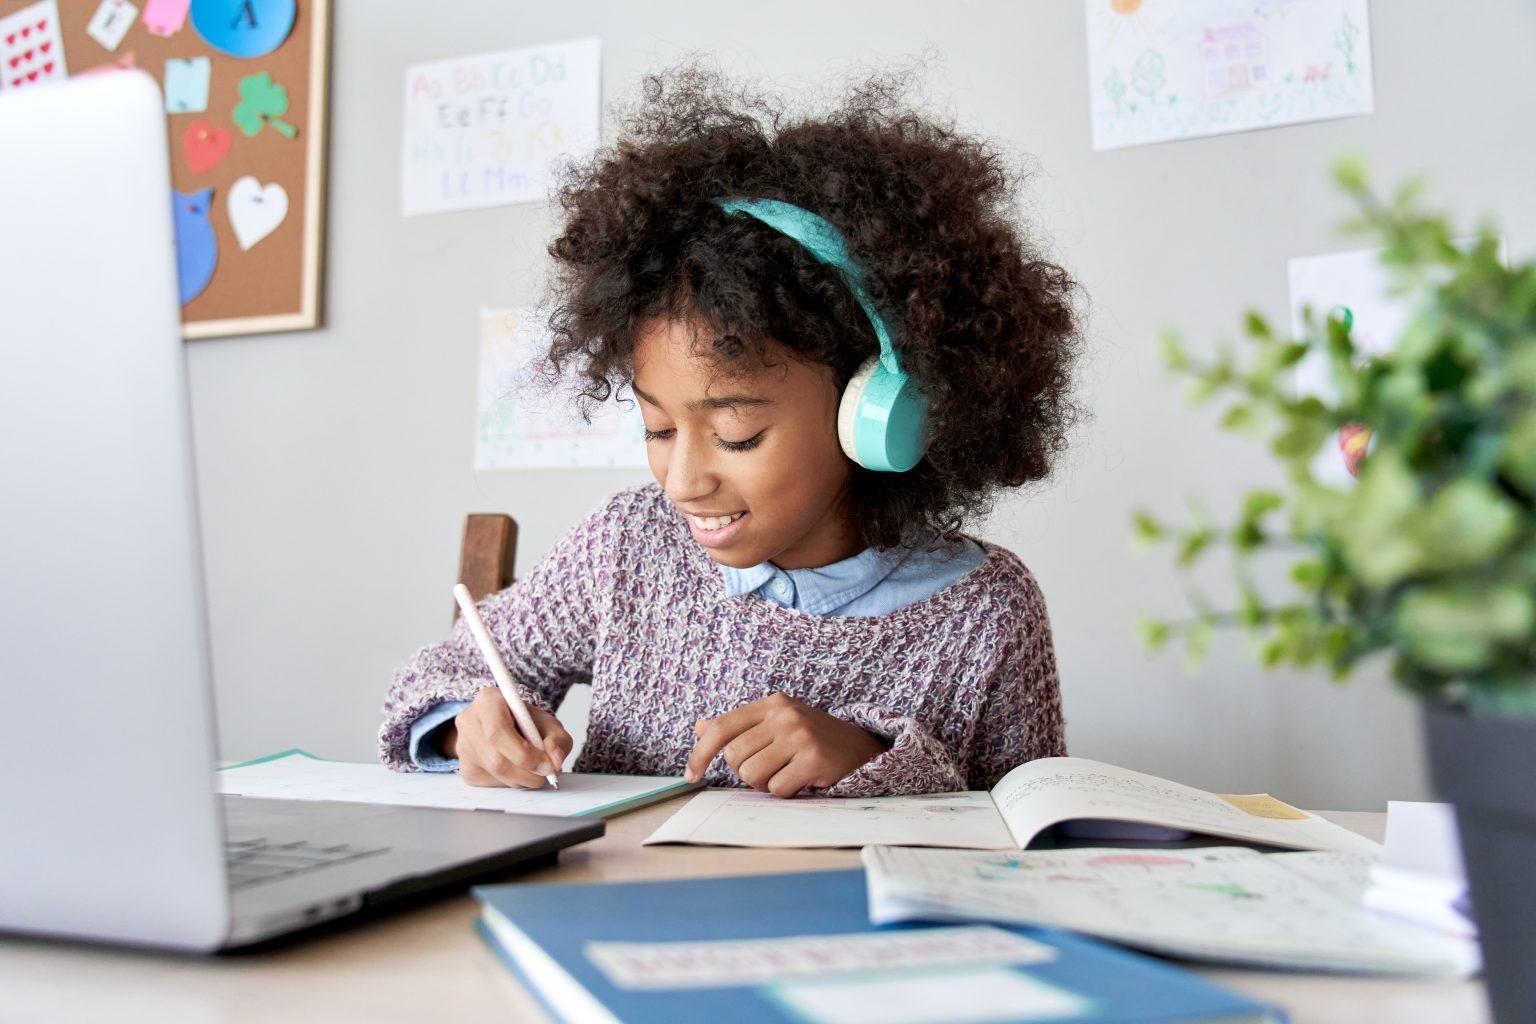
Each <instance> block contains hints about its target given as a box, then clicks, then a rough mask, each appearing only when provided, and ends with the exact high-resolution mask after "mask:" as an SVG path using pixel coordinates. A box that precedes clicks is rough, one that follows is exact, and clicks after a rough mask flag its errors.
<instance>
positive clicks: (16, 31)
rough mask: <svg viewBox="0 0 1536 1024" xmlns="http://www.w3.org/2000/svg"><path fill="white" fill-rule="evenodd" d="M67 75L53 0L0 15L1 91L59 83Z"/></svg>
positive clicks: (55, 5)
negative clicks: (3, 15) (1, 16)
mask: <svg viewBox="0 0 1536 1024" xmlns="http://www.w3.org/2000/svg"><path fill="white" fill-rule="evenodd" d="M68 75H69V69H68V68H67V67H65V64H64V37H63V36H62V35H61V34H60V32H59V8H58V5H57V4H56V3H55V2H54V0H38V2H37V3H35V4H33V5H31V6H30V7H23V8H22V9H21V10H19V11H16V12H14V13H12V14H8V15H6V16H5V17H4V18H0V92H6V91H8V90H11V89H25V88H28V87H30V86H34V85H47V84H48V83H49V82H62V81H64V79H65V77H67V76H68Z"/></svg>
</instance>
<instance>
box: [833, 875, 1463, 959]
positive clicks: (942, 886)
mask: <svg viewBox="0 0 1536 1024" xmlns="http://www.w3.org/2000/svg"><path fill="white" fill-rule="evenodd" d="M863 860H864V869H865V876H866V881H867V882H868V891H869V919H870V923H871V924H877V925H880V924H890V923H891V922H894V921H1002V922H1008V923H1010V924H1030V925H1044V926H1047V927H1052V928H1069V929H1071V930H1073V931H1077V932H1083V933H1085V934H1087V935H1092V936H1095V937H1096V938H1101V939H1108V940H1110V941H1112V942H1119V943H1123V944H1124V945H1127V946H1133V947H1136V948H1138V949H1144V950H1149V951H1151V952H1153V953H1161V954H1163V955H1165V956H1176V957H1183V958H1186V959H1190V960H1206V961H1212V962H1215V963H1227V964H1238V965H1241V966H1245V967H1278V968H1290V969H1298V968H1299V969H1303V970H1313V971H1336V972H1349V973H1360V974H1386V975H1423V976H1449V977H1465V976H1467V975H1468V974H1470V973H1471V972H1473V971H1474V970H1476V969H1477V967H1478V965H1479V956H1478V950H1477V944H1476V943H1474V942H1470V941H1468V940H1467V939H1465V938H1463V937H1460V936H1456V935H1451V934H1449V933H1445V932H1437V931H1435V930H1433V929H1429V928H1419V927H1415V926H1412V925H1409V924H1406V923H1404V922H1401V921H1394V920H1393V919H1391V918H1389V917H1384V916H1382V915H1379V914H1376V913H1373V912H1372V911H1370V910H1367V909H1366V908H1365V907H1363V906H1362V905H1361V899H1360V898H1361V894H1362V893H1363V892H1364V891H1365V886H1366V880H1367V878H1368V877H1369V872H1370V866H1371V861H1372V860H1373V858H1371V857H1370V856H1367V855H1365V854H1357V853H1270V854H1264V853H1259V852H1258V851H1256V850H1252V849H1248V848H1246V847H1243V848H1237V847H1228V846H1213V847H1204V848H1201V849H1196V850H1188V849H1185V850H1146V849H1142V850H1126V849H1111V848H1099V849H1078V850H1041V851H1033V850H1031V851H1028V852H1024V853H1017V852H1014V853H981V852H976V851H972V850H910V849H902V848H899V847H894V846H866V847H865V848H864V852H863Z"/></svg>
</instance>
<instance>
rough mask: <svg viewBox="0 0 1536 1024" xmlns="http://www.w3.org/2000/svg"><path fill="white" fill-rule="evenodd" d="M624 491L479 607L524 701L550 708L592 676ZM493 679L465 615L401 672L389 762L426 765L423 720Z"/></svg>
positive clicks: (387, 747)
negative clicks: (418, 734)
mask: <svg viewBox="0 0 1536 1024" xmlns="http://www.w3.org/2000/svg"><path fill="white" fill-rule="evenodd" d="M622 497H623V496H622V495H621V496H620V497H619V498H615V499H614V500H613V501H610V502H609V503H608V504H607V505H606V506H605V507H603V508H601V509H599V510H598V511H596V512H594V513H592V515H590V516H588V517H587V518H586V519H584V520H583V521H582V522H581V523H579V524H577V526H576V527H575V528H574V529H572V530H571V531H570V532H569V533H567V534H566V535H565V536H564V537H562V538H561V539H560V541H559V542H558V543H557V544H556V545H555V547H554V549H553V550H551V551H550V553H549V554H548V555H547V556H545V558H544V559H543V560H542V561H541V562H539V564H538V565H536V566H535V567H534V569H533V571H532V572H530V573H529V574H528V575H527V576H525V577H524V578H522V579H520V580H517V581H516V582H514V583H513V584H512V585H511V586H509V587H507V588H506V589H505V590H501V591H498V592H496V593H494V594H492V595H490V596H489V597H486V598H485V599H484V600H482V601H480V602H479V603H478V604H477V605H476V607H477V608H478V609H479V611H480V617H481V618H483V619H484V620H485V625H486V629H488V630H489V631H490V634H491V637H492V639H494V640H495V641H496V649H497V650H498V651H500V652H501V656H502V659H503V660H504V661H505V662H506V663H507V669H508V671H510V672H511V674H512V678H513V679H514V680H515V681H516V683H517V685H518V688H519V692H520V694H521V696H522V697H523V699H524V700H525V701H527V702H528V703H529V704H532V705H534V706H535V707H539V708H542V709H543V710H545V711H548V712H550V713H551V714H553V713H554V710H555V708H556V707H557V706H558V705H559V703H560V701H561V699H562V698H563V697H564V696H565V694H566V691H567V690H569V689H570V687H571V685H572V684H573V683H577V682H582V681H585V680H586V679H588V678H590V676H591V671H592V658H593V652H594V650H595V647H596V635H597V630H598V626H599V623H600V622H601V621H602V619H603V618H604V615H605V610H604V605H605V602H606V601H607V595H608V594H609V593H610V587H609V584H610V582H611V577H612V573H611V565H612V562H611V553H612V551H613V550H614V537H615V531H616V530H617V528H618V524H619V521H620V515H621V513H620V510H619V504H620V499H621V498H622ZM494 685H495V679H494V678H493V677H492V676H491V672H490V668H489V667H488V666H487V665H486V663H485V658H484V656H483V655H481V653H480V649H479V648H478V647H477V646H476V645H475V640H474V636H473V635H472V634H471V633H470V631H469V626H468V624H467V623H466V622H465V621H464V619H463V618H462V617H461V618H460V619H459V620H458V621H457V622H455V623H454V625H453V630H452V632H451V633H450V634H449V637H448V639H446V640H444V641H442V642H440V643H435V644H430V645H428V646H426V647H423V648H421V649H420V650H418V651H417V652H416V653H415V654H414V655H413V656H412V657H411V659H410V660H409V661H407V662H406V663H405V664H404V665H403V666H401V668H400V669H399V671H397V672H396V673H395V677H394V680H393V681H392V682H391V683H390V686H389V690H388V692H387V694H386V695H385V698H384V721H383V724H382V725H381V726H380V727H379V757H380V760H382V761H383V762H384V764H385V765H387V766H388V767H390V768H393V769H394V770H395V771H418V770H420V769H419V766H417V765H416V764H415V763H413V762H412V760H411V757H410V740H411V726H412V725H413V724H414V723H415V722H416V720H417V719H418V718H420V717H421V716H422V715H424V714H426V713H427V712H428V711H430V710H431V709H432V708H433V707H435V706H436V705H438V704H440V703H443V702H445V701H467V700H471V699H473V697H474V695H475V693H476V692H478V691H479V690H480V689H481V688H482V687H485V686H494Z"/></svg>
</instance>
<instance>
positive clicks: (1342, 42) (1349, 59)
mask: <svg viewBox="0 0 1536 1024" xmlns="http://www.w3.org/2000/svg"><path fill="white" fill-rule="evenodd" d="M1359 35H1360V29H1359V28H1357V27H1356V26H1355V23H1354V22H1353V21H1351V20H1350V19H1349V15H1348V14H1346V15H1344V21H1343V23H1342V24H1341V25H1340V26H1339V30H1338V31H1337V32H1335V33H1334V34H1333V45H1334V46H1335V47H1337V48H1338V50H1339V52H1340V53H1342V54H1343V55H1344V70H1345V71H1346V72H1347V73H1348V74H1351V75H1352V74H1354V73H1355V40H1356V39H1357V38H1358V37H1359Z"/></svg>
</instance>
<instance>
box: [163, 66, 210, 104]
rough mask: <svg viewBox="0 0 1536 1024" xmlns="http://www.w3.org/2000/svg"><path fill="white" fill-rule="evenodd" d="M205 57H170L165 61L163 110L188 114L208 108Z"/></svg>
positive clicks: (207, 70)
mask: <svg viewBox="0 0 1536 1024" xmlns="http://www.w3.org/2000/svg"><path fill="white" fill-rule="evenodd" d="M212 68H213V64H212V62H211V61H210V60H209V59H208V58H207V57H172V58H171V59H170V60H168V61H166V62H165V112H166V113H167V114H190V113H193V112H196V111H199V110H207V109H208V75H209V73H210V72H211V71H212Z"/></svg>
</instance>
